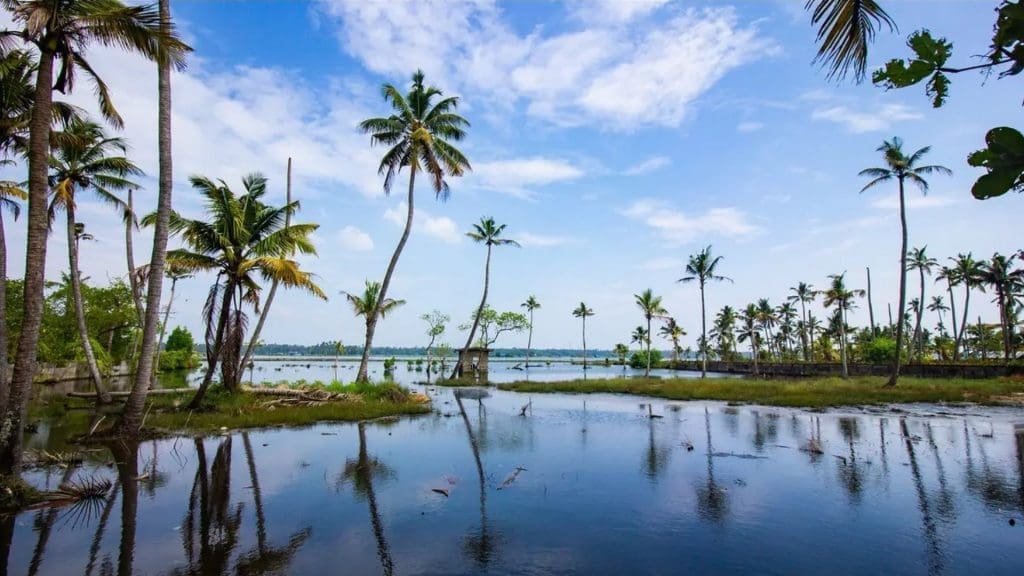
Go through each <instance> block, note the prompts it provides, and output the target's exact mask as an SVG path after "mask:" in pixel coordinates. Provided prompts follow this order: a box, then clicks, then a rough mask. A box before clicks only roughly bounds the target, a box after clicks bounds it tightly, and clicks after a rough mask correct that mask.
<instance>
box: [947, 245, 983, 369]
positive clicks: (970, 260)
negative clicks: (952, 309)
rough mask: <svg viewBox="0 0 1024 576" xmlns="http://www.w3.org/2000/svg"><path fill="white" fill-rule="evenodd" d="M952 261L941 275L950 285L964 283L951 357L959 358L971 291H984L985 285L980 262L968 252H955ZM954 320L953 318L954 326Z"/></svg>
mask: <svg viewBox="0 0 1024 576" xmlns="http://www.w3.org/2000/svg"><path fill="white" fill-rule="evenodd" d="M950 260H952V261H953V266H952V267H950V270H949V271H948V272H947V271H946V270H943V275H945V277H946V281H947V282H948V283H949V285H950V286H956V285H957V284H963V285H964V309H963V316H962V317H961V322H960V330H959V331H958V332H957V331H956V330H955V329H954V332H956V334H955V337H954V340H953V359H954V360H957V361H958V360H960V347H961V345H962V344H963V340H964V331H965V330H967V318H968V316H967V314H968V313H969V312H970V307H971V292H972V291H974V290H975V289H978V290H981V291H982V292H984V291H985V285H984V284H983V283H982V282H981V274H982V263H981V262H979V261H977V260H975V259H974V256H973V255H972V254H971V253H970V252H968V253H966V254H963V253H961V254H957V255H956V258H950ZM952 293H953V292H952V288H951V289H950V295H951V296H950V301H951V302H952ZM955 324H956V321H955V320H954V326H955Z"/></svg>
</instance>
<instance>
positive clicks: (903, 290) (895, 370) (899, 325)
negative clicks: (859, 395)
mask: <svg viewBox="0 0 1024 576" xmlns="http://www.w3.org/2000/svg"><path fill="white" fill-rule="evenodd" d="M899 184H900V232H901V236H902V240H901V243H900V303H899V308H897V309H896V320H897V321H896V358H895V359H894V360H893V363H892V374H891V375H890V376H889V381H888V382H886V384H885V385H886V386H895V385H896V382H898V381H899V378H900V354H901V351H902V350H903V311H904V310H905V309H906V307H907V206H906V199H905V198H904V193H903V178H900V180H899Z"/></svg>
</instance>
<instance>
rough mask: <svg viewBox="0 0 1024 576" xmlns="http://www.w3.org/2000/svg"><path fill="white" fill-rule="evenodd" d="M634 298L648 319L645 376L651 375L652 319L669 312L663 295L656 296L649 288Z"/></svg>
mask: <svg viewBox="0 0 1024 576" xmlns="http://www.w3.org/2000/svg"><path fill="white" fill-rule="evenodd" d="M633 299H634V300H635V301H636V305H637V307H638V308H640V311H641V312H643V314H644V319H645V320H647V365H646V366H645V368H644V377H645V378H646V377H649V376H650V375H651V320H652V319H654V317H655V316H658V317H661V316H664V315H665V314H667V311H666V310H665V307H664V306H662V305H661V296H655V295H654V293H653V292H651V289H650V288H648V289H647V290H644V291H643V292H641V293H639V294H634V295H633Z"/></svg>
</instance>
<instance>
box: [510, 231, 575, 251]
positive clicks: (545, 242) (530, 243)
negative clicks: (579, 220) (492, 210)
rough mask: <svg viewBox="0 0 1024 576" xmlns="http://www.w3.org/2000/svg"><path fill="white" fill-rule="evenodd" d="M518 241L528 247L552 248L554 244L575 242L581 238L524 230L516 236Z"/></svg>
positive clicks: (560, 244) (562, 244)
mask: <svg viewBox="0 0 1024 576" xmlns="http://www.w3.org/2000/svg"><path fill="white" fill-rule="evenodd" d="M516 241H517V242H519V243H520V244H522V245H523V246H525V247H527V248H551V247H553V246H564V245H566V244H575V243H577V242H579V239H578V238H573V237H572V236H549V235H545V234H533V233H530V232H523V233H522V234H520V235H519V236H518V237H516Z"/></svg>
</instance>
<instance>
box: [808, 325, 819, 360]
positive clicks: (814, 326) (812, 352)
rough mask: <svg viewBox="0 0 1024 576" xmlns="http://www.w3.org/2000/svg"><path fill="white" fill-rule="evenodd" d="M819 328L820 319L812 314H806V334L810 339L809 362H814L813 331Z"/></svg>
mask: <svg viewBox="0 0 1024 576" xmlns="http://www.w3.org/2000/svg"><path fill="white" fill-rule="evenodd" d="M820 330H821V321H820V320H818V319H817V318H815V317H814V314H808V315H807V335H808V336H809V337H810V340H811V362H814V360H815V358H814V333H815V332H817V331H820Z"/></svg>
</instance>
